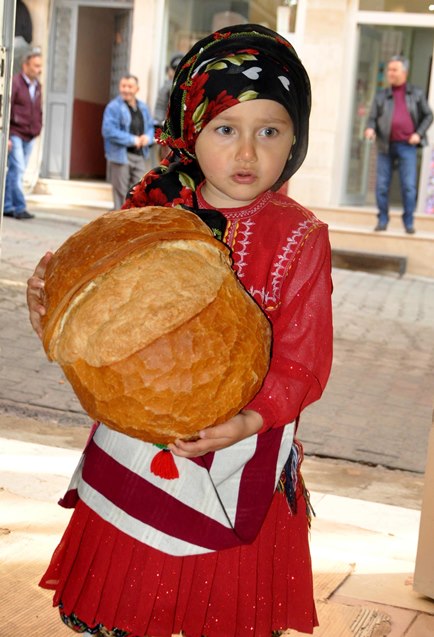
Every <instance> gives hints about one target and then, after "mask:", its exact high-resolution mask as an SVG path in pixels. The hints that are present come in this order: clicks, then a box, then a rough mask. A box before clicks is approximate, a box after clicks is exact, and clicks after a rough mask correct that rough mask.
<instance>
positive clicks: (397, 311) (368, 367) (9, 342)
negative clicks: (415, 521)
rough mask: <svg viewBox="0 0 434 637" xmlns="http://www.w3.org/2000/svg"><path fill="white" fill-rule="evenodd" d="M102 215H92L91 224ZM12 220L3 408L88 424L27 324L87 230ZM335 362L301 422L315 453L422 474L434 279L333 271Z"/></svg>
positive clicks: (431, 377) (53, 218) (3, 327)
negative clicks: (41, 272)
mask: <svg viewBox="0 0 434 637" xmlns="http://www.w3.org/2000/svg"><path fill="white" fill-rule="evenodd" d="M92 214H93V216H96V214H98V213H97V212H95V211H94V212H93V213H90V214H89V215H88V218H89V219H90V218H92ZM85 221H86V219H85V218H79V216H78V215H76V216H74V214H71V212H69V214H68V216H65V215H59V214H57V215H56V214H53V213H37V217H36V218H35V219H33V220H30V221H25V222H23V221H16V220H14V219H10V218H5V219H4V220H3V238H2V263H1V271H0V287H1V291H2V296H1V300H0V346H1V351H2V361H1V367H0V410H1V411H2V412H3V413H8V414H15V415H17V414H18V415H22V416H25V417H30V418H39V419H44V418H50V419H54V420H55V421H56V422H59V423H69V424H73V425H77V426H78V425H80V424H81V425H82V424H83V423H84V422H87V420H88V419H87V417H86V415H85V414H84V413H83V411H82V408H81V406H80V404H79V402H78V400H77V399H76V397H75V395H74V394H73V392H72V390H71V388H70V386H69V385H68V383H67V382H66V381H65V380H64V377H63V374H62V370H61V369H60V368H59V367H58V366H57V365H56V364H53V363H50V362H49V361H48V360H47V359H46V357H45V354H44V352H43V349H42V347H41V344H40V342H39V340H38V338H37V337H36V336H35V334H34V333H33V331H32V329H31V326H30V324H29V321H28V315H27V307H26V302H25V282H26V280H27V278H28V277H29V276H30V274H31V273H32V271H33V268H34V266H35V264H36V263H37V261H38V260H39V258H40V257H41V256H42V255H43V254H44V252H45V251H46V250H48V249H51V250H54V249H55V248H56V247H57V246H58V245H60V244H61V243H62V242H63V241H64V240H65V239H66V238H67V237H68V236H69V235H70V234H72V233H73V232H75V231H76V230H78V229H79V228H80V226H81V225H82V224H83V223H85ZM333 280H334V293H333V304H334V326H335V327H334V329H335V354H334V364H333V370H332V374H331V378H330V381H329V384H328V386H327V389H326V391H325V393H324V395H323V398H322V399H321V400H320V401H319V402H318V403H316V404H314V405H312V406H310V407H309V408H308V409H306V410H305V412H304V413H303V415H302V419H301V424H300V429H299V437H300V438H301V440H302V441H303V443H304V446H305V452H306V454H307V455H315V456H317V457H321V458H329V459H339V460H345V461H350V462H355V463H360V464H362V465H366V466H368V467H369V466H371V465H374V466H376V465H379V466H381V467H386V468H389V469H400V470H403V471H410V472H415V473H419V474H422V473H423V471H424V468H425V460H426V446H427V439H428V433H429V429H430V425H431V418H432V403H433V401H432V399H433V394H434V348H433V342H434V320H433V316H434V280H431V279H422V278H411V277H408V276H406V277H403V278H402V279H399V278H396V276H394V275H389V276H387V275H386V276H383V275H376V274H368V273H365V272H354V271H350V270H337V269H336V270H334V272H333Z"/></svg>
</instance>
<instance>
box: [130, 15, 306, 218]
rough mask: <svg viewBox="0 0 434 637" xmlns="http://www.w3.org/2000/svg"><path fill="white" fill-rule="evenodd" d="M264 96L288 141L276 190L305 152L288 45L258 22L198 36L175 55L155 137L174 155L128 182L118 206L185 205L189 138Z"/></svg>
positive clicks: (192, 172) (193, 168)
mask: <svg viewBox="0 0 434 637" xmlns="http://www.w3.org/2000/svg"><path fill="white" fill-rule="evenodd" d="M253 99H270V100H274V101H276V102H279V104H282V106H284V108H286V110H287V111H288V113H289V115H290V117H291V119H292V122H293V125H294V133H295V144H294V146H293V148H292V152H291V155H290V157H289V158H288V161H287V163H286V166H285V168H284V171H283V173H282V175H281V177H280V178H279V180H278V181H277V183H276V184H275V185H274V187H273V189H275V190H277V189H278V188H279V187H280V186H281V185H282V184H283V183H284V182H285V181H286V180H287V179H289V177H291V175H293V174H294V173H295V171H296V170H297V169H298V168H299V167H300V166H301V164H302V163H303V160H304V158H305V156H306V153H307V146H308V135H309V114H310V107H311V93H310V82H309V78H308V75H307V73H306V70H305V69H304V67H303V65H302V63H301V62H300V60H299V58H298V57H297V54H296V53H295V51H294V49H293V47H292V46H291V44H289V42H287V41H286V40H285V39H284V38H282V37H281V36H279V35H278V34H277V33H275V32H274V31H272V30H270V29H267V28H266V27H263V26H260V25H257V24H242V25H237V26H231V27H226V28H224V29H221V30H220V31H217V32H215V33H213V34H211V35H210V36H208V37H206V38H204V39H202V40H200V41H199V42H197V43H196V44H195V45H194V46H193V47H192V49H191V50H190V51H189V52H188V53H187V54H186V55H185V56H184V57H183V58H182V60H181V61H180V63H179V65H178V67H177V70H176V73H175V77H174V79H173V84H172V89H171V94H170V100H169V106H168V110H167V118H166V122H165V125H164V128H163V130H160V131H158V133H157V137H159V142H160V143H161V144H164V145H168V146H169V147H170V148H171V149H172V151H173V153H172V154H171V155H169V157H168V159H166V160H163V162H162V164H161V165H160V166H159V167H158V168H156V169H154V170H152V171H150V172H149V173H147V174H146V175H145V176H144V178H143V179H142V181H141V182H140V183H139V184H137V185H136V186H134V187H133V188H132V189H131V191H130V193H129V195H128V198H127V201H126V203H125V205H124V208H130V207H133V206H146V205H162V206H176V205H183V204H184V205H187V206H189V207H194V204H195V201H194V199H195V198H194V191H195V189H196V187H197V186H198V185H199V183H200V182H201V181H202V180H203V175H202V173H201V171H200V167H199V165H198V163H197V161H196V156H195V153H194V150H195V143H196V139H197V137H198V135H199V133H200V132H201V130H203V128H204V127H205V126H206V125H207V124H208V122H210V121H211V120H212V119H213V118H214V117H216V116H217V115H218V114H219V113H221V112H222V111H224V110H225V109H227V108H230V107H231V106H235V105H236V104H239V103H240V102H243V101H248V100H253Z"/></svg>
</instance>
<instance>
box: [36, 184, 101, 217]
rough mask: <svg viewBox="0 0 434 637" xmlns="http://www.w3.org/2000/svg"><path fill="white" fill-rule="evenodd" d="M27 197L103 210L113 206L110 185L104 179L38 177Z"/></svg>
mask: <svg viewBox="0 0 434 637" xmlns="http://www.w3.org/2000/svg"><path fill="white" fill-rule="evenodd" d="M27 199H28V201H30V202H32V203H37V204H40V203H42V204H43V203H47V205H59V204H60V205H76V206H83V207H86V208H92V207H94V208H101V209H103V210H107V209H109V208H111V207H112V206H113V198H112V187H111V184H108V183H107V182H105V181H85V180H64V179H39V180H38V181H37V183H36V186H35V188H34V189H33V191H32V193H31V194H30V195H28V197H27Z"/></svg>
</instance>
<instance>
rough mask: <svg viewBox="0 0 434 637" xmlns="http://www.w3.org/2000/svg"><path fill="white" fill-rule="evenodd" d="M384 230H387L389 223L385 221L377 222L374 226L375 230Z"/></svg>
mask: <svg viewBox="0 0 434 637" xmlns="http://www.w3.org/2000/svg"><path fill="white" fill-rule="evenodd" d="M383 230H387V225H386V224H384V223H377V225H376V226H375V228H374V232H382V231H383Z"/></svg>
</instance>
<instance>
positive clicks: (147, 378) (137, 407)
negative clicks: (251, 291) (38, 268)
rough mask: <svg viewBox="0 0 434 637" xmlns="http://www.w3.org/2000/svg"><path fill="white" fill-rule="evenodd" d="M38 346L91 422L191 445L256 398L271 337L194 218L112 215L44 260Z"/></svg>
mask: <svg viewBox="0 0 434 637" xmlns="http://www.w3.org/2000/svg"><path fill="white" fill-rule="evenodd" d="M45 305H46V310H47V311H46V315H45V317H44V318H43V331H44V332H43V343H44V348H45V351H46V353H47V355H48V357H49V358H50V359H51V360H55V361H57V362H58V363H59V364H60V365H61V366H62V368H63V370H64V372H65V375H66V377H67V378H68V380H69V382H70V383H71V385H72V387H73V389H74V391H75V393H76V394H77V397H78V399H79V400H80V402H81V404H82V405H83V408H84V409H85V410H86V411H87V412H88V414H89V415H90V416H91V417H92V418H95V419H97V420H101V421H102V422H104V423H105V424H107V425H108V426H110V427H112V428H114V429H116V430H118V431H122V432H123V433H126V434H128V435H131V436H135V437H138V438H141V439H142V440H145V441H148V442H154V443H159V444H167V443H168V442H170V441H173V440H174V439H175V438H178V437H181V438H184V439H191V438H194V437H195V436H196V435H197V432H198V431H199V430H200V429H202V428H204V427H207V426H210V425H214V424H217V423H221V422H224V421H226V420H227V419H228V418H230V417H231V416H233V415H235V414H236V413H238V412H239V411H240V409H242V408H243V407H244V405H246V404H247V403H248V402H249V401H250V400H251V399H252V398H253V396H254V395H255V394H256V393H257V391H258V390H259V388H260V387H261V384H262V382H263V379H264V376H265V374H266V372H267V369H268V364H269V354H270V343H271V330H270V325H269V323H268V320H267V319H266V317H265V315H264V314H263V313H262V310H261V309H260V308H259V306H258V305H257V304H256V303H255V302H254V301H253V299H252V298H251V297H250V296H249V295H248V294H247V292H246V291H245V289H244V288H243V287H242V285H241V284H240V283H239V281H238V279H237V278H236V276H235V274H234V272H233V270H232V268H231V261H230V257H229V251H228V249H227V248H226V246H225V245H224V244H223V243H222V242H220V241H217V240H216V239H215V238H214V237H213V235H212V232H211V231H210V230H209V228H208V227H207V226H206V225H205V224H204V223H203V222H202V221H201V220H200V219H199V217H197V216H196V215H194V214H193V213H190V212H188V211H186V210H182V209H177V208H159V207H147V208H135V209H131V210H125V211H115V212H109V213H107V214H105V215H102V216H101V217H99V218H97V219H96V220H95V221H93V222H91V223H89V224H87V225H86V226H84V227H83V228H82V229H81V230H80V231H79V232H77V233H76V234H74V235H73V236H71V237H70V238H69V239H68V240H67V241H66V242H65V243H64V244H63V245H62V246H61V247H60V248H59V249H58V250H57V252H56V253H55V255H54V256H53V258H52V259H51V261H50V262H49V264H48V267H47V272H46V277H45Z"/></svg>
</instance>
